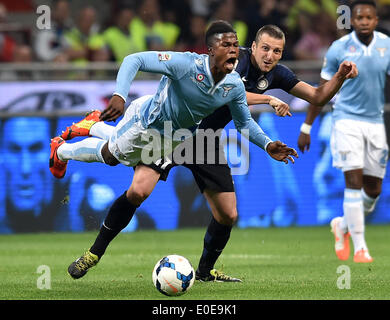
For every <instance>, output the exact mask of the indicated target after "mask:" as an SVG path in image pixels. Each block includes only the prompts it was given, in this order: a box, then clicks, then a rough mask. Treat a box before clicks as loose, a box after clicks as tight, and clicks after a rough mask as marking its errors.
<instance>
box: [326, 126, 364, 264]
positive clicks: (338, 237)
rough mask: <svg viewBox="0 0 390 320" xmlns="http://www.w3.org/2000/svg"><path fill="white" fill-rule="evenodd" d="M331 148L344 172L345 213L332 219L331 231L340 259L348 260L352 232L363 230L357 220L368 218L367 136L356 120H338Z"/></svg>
mask: <svg viewBox="0 0 390 320" xmlns="http://www.w3.org/2000/svg"><path fill="white" fill-rule="evenodd" d="M330 149H331V153H332V158H333V166H334V167H336V168H338V169H341V170H342V171H343V172H344V181H345V189H344V198H343V213H344V214H343V216H340V217H336V218H334V219H332V221H331V222H330V225H331V231H332V232H333V234H334V238H335V246H334V248H335V252H336V255H337V257H338V258H339V259H340V260H347V259H348V258H349V254H350V246H349V238H350V232H352V231H354V230H359V229H361V227H359V226H358V227H357V229H355V228H352V229H353V230H351V229H350V228H349V227H350V226H352V227H353V226H355V224H354V220H356V221H358V222H359V221H361V217H362V216H363V218H364V213H363V209H362V199H361V192H360V189H361V185H362V168H363V165H364V160H363V159H364V158H363V152H364V139H363V135H362V132H361V129H360V127H359V125H358V124H356V123H355V121H352V120H338V121H335V123H334V124H333V128H332V133H331V137H330Z"/></svg>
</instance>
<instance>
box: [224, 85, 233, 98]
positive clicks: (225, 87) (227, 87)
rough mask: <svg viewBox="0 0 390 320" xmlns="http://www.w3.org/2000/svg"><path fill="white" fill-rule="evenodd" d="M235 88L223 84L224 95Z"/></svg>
mask: <svg viewBox="0 0 390 320" xmlns="http://www.w3.org/2000/svg"><path fill="white" fill-rule="evenodd" d="M233 88H234V86H223V87H222V89H223V94H222V97H226V96H227V95H228V94H229V92H230V90H232V89H233Z"/></svg>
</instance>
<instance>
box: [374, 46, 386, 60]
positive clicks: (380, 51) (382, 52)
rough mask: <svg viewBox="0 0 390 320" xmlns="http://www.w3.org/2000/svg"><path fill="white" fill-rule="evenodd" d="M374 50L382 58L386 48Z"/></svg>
mask: <svg viewBox="0 0 390 320" xmlns="http://www.w3.org/2000/svg"><path fill="white" fill-rule="evenodd" d="M376 50H378V51H379V54H380V55H381V57H382V58H383V57H384V56H385V52H386V50H387V48H376Z"/></svg>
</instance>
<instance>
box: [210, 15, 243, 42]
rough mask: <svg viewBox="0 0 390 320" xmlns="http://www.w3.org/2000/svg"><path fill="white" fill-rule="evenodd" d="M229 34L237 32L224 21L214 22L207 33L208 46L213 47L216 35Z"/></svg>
mask: <svg viewBox="0 0 390 320" xmlns="http://www.w3.org/2000/svg"><path fill="white" fill-rule="evenodd" d="M229 32H232V33H235V34H236V31H235V30H234V29H233V27H232V25H231V24H230V23H229V22H227V21H224V20H217V21H214V22H212V23H211V24H210V26H209V27H208V29H207V31H206V45H207V46H208V47H211V46H212V45H213V41H214V39H213V38H214V36H215V35H216V34H219V33H229Z"/></svg>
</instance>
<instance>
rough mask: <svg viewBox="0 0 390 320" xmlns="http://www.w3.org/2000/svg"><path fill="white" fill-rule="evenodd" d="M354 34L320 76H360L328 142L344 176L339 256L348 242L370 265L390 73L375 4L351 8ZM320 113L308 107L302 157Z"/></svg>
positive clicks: (347, 91) (334, 48)
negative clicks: (369, 217)
mask: <svg viewBox="0 0 390 320" xmlns="http://www.w3.org/2000/svg"><path fill="white" fill-rule="evenodd" d="M351 10H352V20H351V22H352V25H353V27H354V31H353V32H351V33H350V34H348V35H346V36H344V37H342V38H341V39H339V40H336V41H335V42H333V44H332V45H331V47H330V48H329V50H328V52H327V54H326V56H325V61H324V66H323V68H322V71H321V78H322V79H321V82H322V83H323V82H326V81H328V80H329V79H330V77H331V76H332V75H333V74H334V72H335V71H336V70H337V68H338V66H339V65H340V63H342V61H343V60H345V59H348V60H352V61H354V62H355V63H356V65H357V67H358V69H359V76H358V77H356V78H355V79H351V80H349V81H346V82H345V84H344V85H343V86H342V88H341V90H340V93H339V96H338V97H337V99H336V102H335V105H334V110H333V113H332V117H333V128H332V135H331V140H330V146H331V152H332V157H333V166H334V167H337V168H339V169H341V170H342V171H343V173H344V179H345V190H344V202H343V211H344V216H343V217H336V218H334V219H333V220H332V221H331V223H330V224H331V231H332V232H333V233H334V236H335V251H336V255H337V257H338V258H339V259H340V260H347V259H348V258H349V255H350V248H349V238H350V236H351V237H352V242H353V245H354V257H353V260H354V262H358V263H365V262H372V261H373V258H372V257H371V256H370V254H369V251H368V248H367V244H366V241H365V236H364V231H365V223H364V216H365V214H369V213H371V212H372V211H374V209H375V206H376V203H377V201H378V199H379V195H380V193H381V191H382V180H383V177H384V176H385V172H386V164H387V158H388V153H389V148H388V145H387V141H386V132H385V127H384V122H383V108H384V101H385V98H384V88H385V80H386V73H387V74H388V75H390V39H389V38H388V37H387V36H386V35H384V34H382V33H380V32H377V31H375V28H376V26H377V24H378V16H377V12H376V4H375V2H374V1H355V2H354V3H352V5H351ZM319 112H320V109H319V108H316V107H315V106H309V110H308V113H307V115H306V119H305V122H304V123H303V130H302V129H301V134H300V136H299V139H298V146H299V149H300V150H301V151H302V152H304V150H305V149H307V150H308V149H309V146H310V128H311V125H312V124H313V121H314V119H315V117H316V116H317V115H318V114H319Z"/></svg>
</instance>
